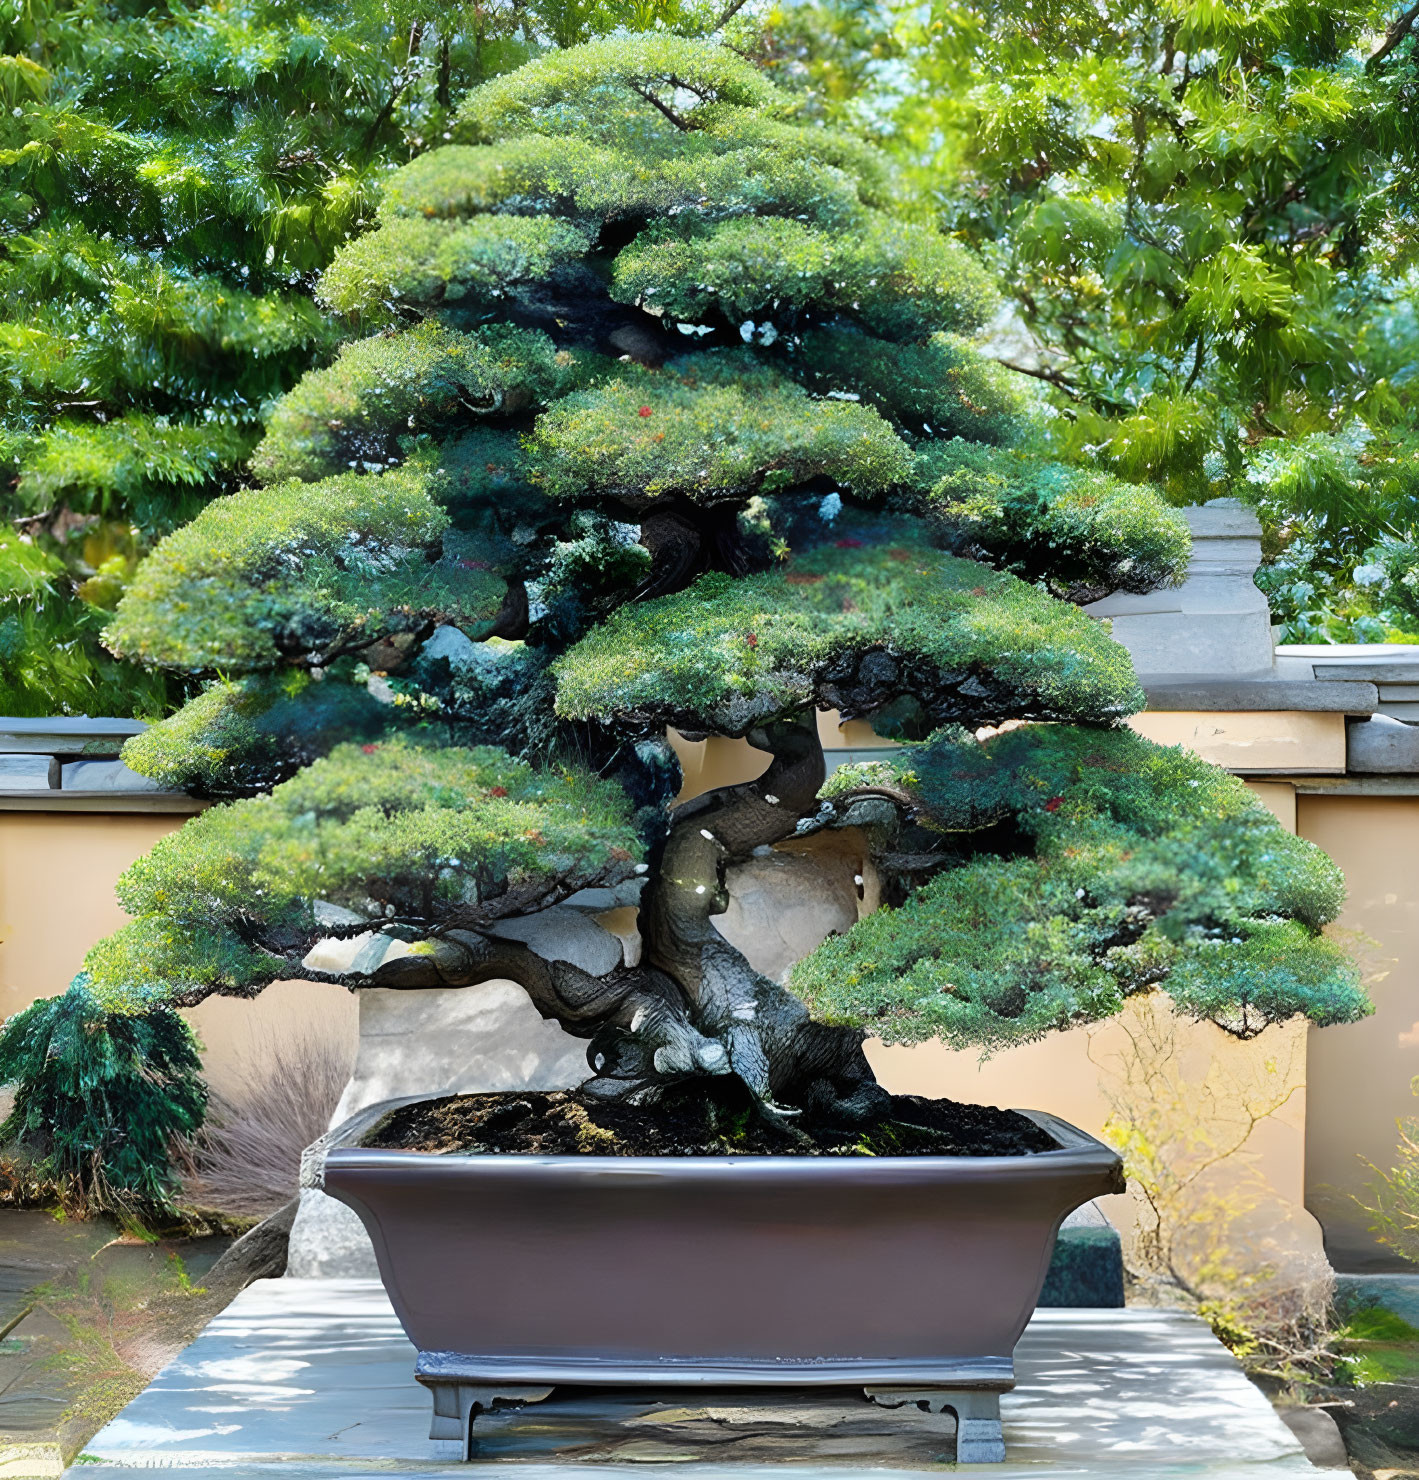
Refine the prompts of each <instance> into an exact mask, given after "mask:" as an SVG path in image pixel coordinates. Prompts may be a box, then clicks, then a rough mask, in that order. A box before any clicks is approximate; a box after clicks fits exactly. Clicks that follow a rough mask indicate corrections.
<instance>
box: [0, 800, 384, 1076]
mask: <svg viewBox="0 0 1419 1480" xmlns="http://www.w3.org/2000/svg"><path fill="white" fill-rule="evenodd" d="M184 820H185V819H184V818H183V817H182V816H180V815H173V814H171V813H163V814H156V815H155V814H152V813H104V812H37V811H36V812H0V1015H3V1016H5V1017H8V1016H10V1014H12V1013H15V1012H18V1011H19V1010H20V1009H21V1008H22V1007H26V1006H28V1005H29V1004H30V1003H31V1002H33V1001H34V1000H35V999H36V998H37V997H52V996H54V995H55V994H56V993H59V992H62V991H63V990H64V988H65V987H66V986H68V984H69V982H70V980H71V979H72V978H73V976H74V974H75V973H76V972H77V971H78V970H79V968H80V966H81V965H82V964H83V960H84V954H85V952H86V951H87V950H88V949H89V947H90V946H91V945H93V943H94V942H95V941H96V940H99V939H100V938H101V937H103V936H105V935H107V934H109V933H110V932H111V931H113V930H116V929H118V927H119V926H120V925H122V924H123V922H124V920H125V919H126V918H127V916H125V915H124V913H123V911H122V910H121V909H120V908H119V905H118V900H117V898H116V897H115V895H114V884H115V882H116V881H117V879H118V876H119V874H121V873H122V872H123V870H124V869H125V868H127V867H128V865H129V864H130V863H132V862H133V860H134V859H135V858H138V857H140V856H141V855H142V854H144V853H146V852H147V851H148V849H149V848H151V847H152V846H153V844H154V843H156V842H157V841H158V839H159V838H161V837H163V836H164V835H165V834H167V833H169V832H171V831H172V830H173V829H174V828H175V827H178V826H180V825H181V823H182V822H183V821H184ZM186 1016H187V1017H188V1019H189V1021H190V1022H192V1024H193V1026H194V1027H195V1028H196V1030H197V1034H198V1037H199V1038H200V1039H201V1040H202V1043H203V1047H204V1049H205V1054H204V1059H205V1063H206V1069H207V1077H208V1080H209V1082H210V1083H211V1085H212V1087H213V1088H214V1089H215V1090H217V1091H218V1092H221V1093H228V1094H234V1093H240V1091H241V1088H242V1084H243V1080H244V1079H245V1078H246V1077H247V1071H248V1066H249V1065H250V1064H251V1062H252V1060H253V1058H254V1057H257V1056H259V1055H260V1054H261V1052H262V1051H263V1049H264V1047H265V1046H266V1045H268V1044H270V1043H272V1042H285V1043H287V1044H289V1043H291V1042H292V1040H293V1039H299V1038H300V1037H301V1036H302V1035H306V1034H309V1035H318V1036H321V1037H325V1036H327V1035H329V1036H335V1037H338V1039H339V1040H340V1041H341V1042H342V1043H344V1044H345V1045H346V1048H347V1051H348V1052H349V1053H350V1055H351V1057H352V1058H353V1053H354V1041H355V1032H356V1026H357V1018H356V1012H355V1001H354V999H353V997H351V995H350V994H349V993H348V992H346V991H344V990H343V989H342V988H340V987H331V986H318V985H313V984H311V983H307V982H299V983H297V982H280V983H277V984H276V985H275V986H273V987H270V988H268V989H267V990H266V991H265V992H263V993H262V994H261V996H260V997H258V998H257V999H256V1000H255V1001H250V1002H248V1001H241V1000H236V999H230V998H213V999H211V1000H209V1001H207V1002H204V1003H203V1004H202V1005H201V1006H200V1007H198V1008H195V1009H193V1010H192V1011H190V1012H188V1013H187V1014H186Z"/></svg>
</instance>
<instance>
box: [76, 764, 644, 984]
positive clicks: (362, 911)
mask: <svg viewBox="0 0 1419 1480" xmlns="http://www.w3.org/2000/svg"><path fill="white" fill-rule="evenodd" d="M641 851H642V846H641V842H640V839H639V837H638V836H637V833H636V831H635V828H634V826H633V825H632V808H631V805H630V802H629V801H628V799H627V798H626V796H625V793H624V792H623V791H622V790H621V789H620V788H619V787H618V786H616V785H614V784H612V783H608V782H603V781H600V780H598V779H596V778H595V777H593V776H591V775H590V774H589V773H587V772H585V771H580V770H575V769H572V768H567V769H565V770H562V771H559V772H539V771H534V770H533V769H532V767H531V766H529V765H528V764H527V763H526V762H525V761H520V760H516V759H514V758H513V757H511V756H509V755H507V754H506V753H505V752H504V751H501V750H496V749H493V748H491V747H487V746H481V747H476V748H472V749H463V748H457V747H446V748H439V747H436V746H428V747H424V746H420V745H417V744H414V743H411V742H409V741H406V740H402V739H393V740H389V741H385V742H383V743H378V742H367V743H365V744H363V745H354V744H346V745H340V746H337V747H336V748H335V749H334V750H332V751H331V753H330V754H329V755H328V756H326V757H324V758H323V759H320V760H317V761H315V762H314V763H313V764H312V765H310V766H308V767H307V768H306V769H305V770H304V771H302V772H301V773H300V774H299V775H298V776H296V777H294V778H292V779H291V780H290V781H286V782H283V783H282V784H281V785H279V786H277V787H276V788H275V789H274V790H273V791H272V792H271V794H270V795H269V796H264V797H256V798H253V799H251V800H248V801H240V802H233V803H231V804H229V805H227V806H223V807H214V808H212V809H211V810H209V811H207V812H204V813H203V814H202V815H201V816H200V817H197V818H194V819H193V821H191V822H190V823H188V824H187V825H186V826H185V827H183V828H182V829H181V830H180V831H179V832H177V833H174V834H172V835H171V836H169V837H167V838H164V839H163V840H162V842H160V843H159V844H158V845H157V847H156V848H154V849H153V851H152V852H151V853H149V854H148V855H147V856H146V857H144V858H141V859H139V860H138V862H137V863H135V864H133V865H132V866H131V867H130V868H129V869H128V870H127V871H126V872H125V873H124V874H123V876H122V878H121V879H120V880H119V884H118V894H119V900H120V902H121V903H122V904H123V907H124V908H125V909H126V910H127V911H128V912H129V913H130V914H132V915H134V916H136V917H138V918H137V919H136V921H135V923H134V924H132V925H130V926H128V927H126V928H125V930H124V931H121V932H119V934H118V935H116V936H112V937H110V938H109V939H108V940H106V941H101V942H100V943H99V944H98V945H97V946H95V947H94V949H93V950H92V951H91V952H90V954H89V957H88V960H87V963H86V969H87V970H89V971H90V972H91V973H92V977H93V990H94V992H95V994H96V995H97V996H98V997H99V998H100V999H101V1000H103V1001H104V1002H106V1003H111V1004H120V1003H131V1002H134V1001H140V1002H147V1001H150V1000H152V998H153V996H154V995H155V994H156V995H158V996H161V995H163V994H164V993H165V992H171V994H172V995H174V996H176V997H178V998H179V999H180V1000H182V1001H184V1002H189V1001H195V1000H200V999H201V997H203V996H205V995H207V994H208V993H209V992H212V991H223V992H236V991H249V990H251V989H253V988H259V987H260V986H264V985H265V984H266V983H267V982H269V981H273V980H275V979H276V978H277V977H279V976H280V975H282V973H283V972H287V973H288V972H289V971H290V970H291V969H292V967H293V966H296V967H298V964H299V961H300V959H301V957H303V956H304V955H305V953H306V952H307V951H308V950H309V949H310V948H311V946H313V945H314V944H315V943H316V941H318V940H319V939H320V938H321V937H322V936H325V935H332V934H334V935H351V934H355V933H360V932H363V931H367V930H371V929H378V928H380V927H381V926H383V925H386V924H387V922H390V921H394V922H399V921H403V922H418V923H417V928H418V929H421V930H423V929H435V928H448V927H451V926H459V927H462V928H476V927H477V926H478V925H480V924H487V923H489V922H491V921H494V920H497V919H500V918H501V917H503V916H504V915H508V914H516V913H519V912H522V911H526V910H530V909H534V908H542V907H545V906H546V905H549V904H553V903H556V902H557V901H558V900H559V899H562V898H565V897H566V896H567V895H569V894H573V893H575V892H576V891H577V890H578V889H583V888H588V887H591V886H593V885H599V884H607V883H616V882H619V881H620V880H622V879H624V878H627V877H629V876H630V875H631V873H632V872H633V870H634V866H635V862H636V860H637V859H638V858H639V857H640V856H641ZM267 953H276V954H274V955H273V954H267ZM297 974H299V971H297Z"/></svg>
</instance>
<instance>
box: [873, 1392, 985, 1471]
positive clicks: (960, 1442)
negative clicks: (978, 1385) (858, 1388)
mask: <svg viewBox="0 0 1419 1480" xmlns="http://www.w3.org/2000/svg"><path fill="white" fill-rule="evenodd" d="M863 1392H865V1393H866V1394H867V1396H868V1397H869V1398H870V1399H871V1400H872V1401H873V1402H874V1403H879V1404H881V1406H882V1407H883V1408H905V1407H906V1406H907V1405H908V1404H914V1405H915V1406H916V1407H918V1408H924V1409H925V1410H926V1412H928V1413H942V1412H944V1411H945V1410H946V1409H948V1408H949V1409H950V1410H951V1412H952V1413H954V1414H955V1415H956V1463H957V1464H958V1465H999V1464H1003V1463H1004V1462H1005V1435H1004V1434H1003V1433H1002V1432H1001V1428H1000V1394H999V1393H997V1392H983V1391H981V1390H979V1389H977V1390H975V1391H971V1392H963V1391H959V1390H953V1389H951V1388H889V1387H870V1388H864V1389H863Z"/></svg>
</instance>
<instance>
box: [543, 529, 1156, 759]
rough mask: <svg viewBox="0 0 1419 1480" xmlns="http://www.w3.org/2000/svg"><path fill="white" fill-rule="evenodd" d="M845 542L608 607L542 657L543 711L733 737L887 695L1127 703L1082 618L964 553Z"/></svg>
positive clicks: (856, 707) (1112, 658)
mask: <svg viewBox="0 0 1419 1480" xmlns="http://www.w3.org/2000/svg"><path fill="white" fill-rule="evenodd" d="M845 543H846V544H847V546H848V548H838V547H832V546H830V547H828V548H825V549H822V550H818V551H815V552H813V553H812V554H810V555H805V556H801V557H799V558H797V559H795V560H794V561H793V563H792V565H791V566H790V567H789V568H788V569H786V570H778V571H773V572H770V573H767V574H765V575H760V576H753V577H750V578H748V579H744V580H733V579H731V578H729V577H728V576H723V575H712V576H706V577H705V578H704V579H703V580H701V581H699V582H698V583H697V584H696V585H694V586H692V587H691V588H690V589H689V590H688V591H685V592H683V593H681V594H680V595H678V596H670V597H665V598H663V599H661V600H658V601H649V602H644V603H641V604H639V605H636V606H631V607H626V608H623V609H622V610H621V611H619V612H617V613H616V615H615V616H614V617H612V618H611V620H610V621H608V622H607V623H605V625H604V626H602V627H600V628H598V629H597V630H596V631H595V632H593V633H592V634H591V635H590V636H588V637H586V638H584V639H583V640H582V642H581V643H579V644H578V645H577V646H576V647H575V648H573V649H572V650H571V652H570V653H568V654H567V655H566V657H564V658H562V659H561V660H560V661H559V662H558V664H557V665H556V668H555V672H556V674H557V678H558V688H557V705H558V708H559V710H560V711H561V712H562V713H563V714H566V715H569V716H572V717H575V718H589V717H592V716H597V717H601V718H606V717H611V716H614V717H616V718H618V719H622V720H626V721H634V722H637V723H641V724H645V725H653V724H676V725H680V726H682V727H684V728H687V729H690V730H714V731H718V732H720V733H725V734H743V733H745V732H746V731H747V730H749V729H750V728H752V727H753V726H755V725H759V724H763V723H764V722H765V721H767V720H769V719H772V718H776V717H779V716H782V715H786V714H789V713H791V712H793V711H794V710H797V709H801V708H803V707H804V706H806V705H809V704H814V703H817V704H820V705H821V706H823V707H825V708H826V707H838V708H840V709H842V710H843V711H844V712H846V713H852V712H862V711H864V710H870V709H873V708H876V707H878V706H880V705H882V704H884V703H887V702H890V701H891V700H893V699H896V698H897V697H899V696H910V697H913V698H916V699H918V700H919V701H920V702H921V703H922V705H923V707H924V708H925V709H926V711H927V713H928V714H929V715H930V716H931V718H932V719H933V720H934V721H935V722H936V723H941V722H942V721H943V720H946V719H958V720H967V719H969V720H970V721H971V722H972V723H974V724H985V723H987V722H990V721H993V720H998V719H1001V718H1005V717H1007V716H1010V717H1019V716H1021V715H1023V714H1029V715H1035V716H1039V717H1042V718H1061V719H1062V718H1071V719H1073V718H1078V719H1104V718H1107V717H1111V716H1115V715H1121V714H1127V713H1130V712H1131V711H1132V710H1134V709H1140V708H1142V706H1143V696H1142V693H1141V692H1140V691H1139V689H1138V686H1137V683H1136V681H1135V679H1134V676H1133V669H1132V667H1131V666H1130V664H1129V662H1128V655H1127V654H1126V653H1125V652H1124V651H1123V649H1122V648H1120V647H1118V646H1116V645H1115V644H1114V643H1112V642H1111V641H1110V640H1109V638H1108V637H1107V635H1106V634H1105V633H1104V630H1103V628H1102V627H1100V626H1099V625H1098V624H1097V623H1096V622H1092V621H1090V619H1089V618H1087V617H1084V616H1082V615H1080V614H1079V613H1077V612H1075V611H1073V610H1071V609H1070V608H1069V607H1066V606H1062V605H1060V604H1059V603H1057V602H1054V601H1052V600H1051V599H1050V598H1048V597H1047V596H1045V595H1043V594H1042V593H1041V592H1039V591H1037V590H1035V589H1034V588H1033V587H1030V586H1027V585H1025V584H1024V583H1023V582H1021V581H1017V580H1016V579H1015V578H1014V577H1012V576H1008V575H1003V574H1001V573H1000V572H998V571H992V570H990V569H989V568H987V567H986V566H982V565H977V564H976V563H975V562H974V561H969V560H961V559H958V558H956V557H954V556H950V555H943V554H941V553H940V552H939V551H936V550H929V549H924V548H920V547H914V546H896V545H894V546H887V547H877V548H871V547H864V548H857V547H856V544H857V542H856V541H847V542H845ZM869 655H874V656H872V657H870V658H869ZM864 659H869V661H868V662H866V663H864V661H863V660H864Z"/></svg>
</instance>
